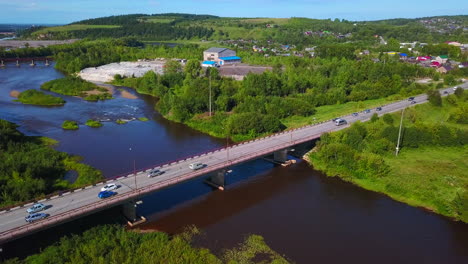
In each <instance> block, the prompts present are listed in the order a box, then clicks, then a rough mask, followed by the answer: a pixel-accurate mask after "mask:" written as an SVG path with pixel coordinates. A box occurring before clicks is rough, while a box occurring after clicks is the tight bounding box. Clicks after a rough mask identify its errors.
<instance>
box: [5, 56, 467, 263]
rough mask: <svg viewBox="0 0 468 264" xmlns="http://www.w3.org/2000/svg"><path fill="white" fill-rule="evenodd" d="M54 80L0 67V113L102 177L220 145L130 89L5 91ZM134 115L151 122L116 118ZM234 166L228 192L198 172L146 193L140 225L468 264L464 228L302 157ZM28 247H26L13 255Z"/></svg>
mask: <svg viewBox="0 0 468 264" xmlns="http://www.w3.org/2000/svg"><path fill="white" fill-rule="evenodd" d="M60 77H62V74H60V73H59V72H57V71H55V70H54V69H53V68H50V67H44V66H40V65H39V66H37V67H35V68H31V67H29V66H26V65H23V66H22V67H21V68H20V69H18V68H16V67H11V66H9V67H7V68H6V69H1V70H0V119H6V120H9V121H12V122H15V123H18V124H19V125H20V126H21V127H20V130H21V131H23V132H25V133H27V134H28V135H41V136H47V137H51V138H54V139H56V140H58V141H60V144H59V145H58V146H57V149H59V150H62V151H66V152H69V153H73V154H78V155H81V156H83V157H84V161H85V162H86V163H89V164H90V165H92V166H95V167H97V168H99V169H101V170H102V171H103V172H104V174H105V175H106V176H113V175H116V174H121V173H124V172H128V171H131V170H132V166H133V160H134V159H135V160H136V164H137V167H140V168H141V167H148V166H150V165H153V164H158V163H163V162H167V161H170V160H175V159H178V158H181V157H185V156H188V155H191V154H194V153H199V152H203V151H207V150H210V149H213V148H216V147H219V146H222V145H223V142H224V140H217V139H213V138H211V137H209V136H206V135H203V134H201V133H199V132H196V131H193V130H191V129H189V128H187V127H186V126H183V125H181V124H176V123H173V122H169V121H167V120H165V119H163V118H162V117H161V116H160V115H159V114H158V113H157V112H155V111H154V105H155V99H154V98H152V97H149V96H142V95H137V94H135V93H134V92H133V91H132V90H131V89H125V88H124V89H125V90H126V91H128V92H130V93H132V94H135V95H136V96H138V99H136V100H130V99H125V98H122V97H120V96H119V93H120V92H119V90H116V91H115V95H114V97H115V99H113V100H108V101H104V102H97V103H93V102H86V101H83V100H81V99H79V98H74V97H69V96H63V98H64V99H65V100H66V101H67V104H66V105H65V106H63V107H54V108H49V107H37V106H27V105H22V104H20V103H16V102H12V100H13V99H14V98H12V97H10V96H9V93H10V91H12V90H18V91H24V90H26V89H38V88H39V86H40V84H41V83H43V82H45V81H48V80H51V79H55V78H60ZM138 117H147V118H149V119H150V121H149V122H141V121H131V122H129V123H128V124H125V125H118V124H115V123H114V122H112V121H113V120H115V119H118V118H124V119H132V118H138ZM67 119H70V120H77V121H79V122H80V123H81V124H83V123H84V122H85V121H86V120H87V119H101V120H107V119H109V121H108V122H105V123H104V126H103V127H101V128H89V127H86V126H84V125H81V126H80V129H79V130H77V131H64V130H62V129H61V127H60V126H61V123H62V122H63V121H64V120H67ZM130 148H131V149H132V150H131V151H130V150H129V149H130ZM232 170H233V172H232V173H231V174H229V176H228V178H227V183H228V186H227V190H226V191H224V192H220V191H213V190H212V189H211V187H209V186H207V185H206V184H204V183H203V181H204V178H198V179H195V180H192V181H189V182H185V183H182V184H179V185H177V186H173V187H171V188H167V189H164V190H161V191H159V192H156V193H153V194H151V195H148V196H146V197H144V198H143V204H142V205H141V206H140V207H139V212H140V213H141V214H143V215H145V216H146V217H147V218H148V219H149V220H150V221H149V223H147V224H145V225H143V226H141V227H139V228H141V229H145V230H162V231H166V232H169V233H177V232H178V231H179V230H181V229H182V228H183V227H184V226H186V225H190V224H194V225H197V226H198V227H200V228H202V229H203V230H204V231H205V232H206V236H205V239H203V240H202V241H200V245H201V246H205V247H208V248H210V249H213V250H214V251H215V252H219V250H220V249H221V248H231V247H233V246H236V245H237V243H239V242H241V241H242V240H243V238H244V237H245V236H246V235H247V234H260V235H262V236H264V237H265V240H266V241H267V243H268V244H269V245H271V247H272V248H273V249H274V250H276V251H278V252H280V253H281V254H285V255H286V256H287V257H288V258H289V259H291V260H293V261H295V262H296V263H343V262H351V263H357V262H358V263H468V225H466V224H463V223H457V222H453V221H450V220H448V219H446V218H444V217H441V216H438V215H435V214H432V213H429V212H426V211H424V210H421V209H417V208H413V207H410V206H407V205H404V204H401V203H398V202H395V201H393V200H391V199H389V198H387V197H385V196H382V195H379V194H376V193H373V192H368V191H364V190H362V189H360V188H358V187H355V186H353V185H351V184H348V183H344V182H342V181H340V180H339V179H334V178H327V177H324V176H323V175H321V174H320V173H318V172H316V171H314V170H312V169H311V168H310V167H309V166H308V165H307V164H305V163H304V162H301V163H298V164H296V165H293V166H291V167H289V168H282V167H273V165H272V164H270V163H268V162H266V161H264V160H256V161H251V162H248V163H245V164H242V165H239V166H236V167H233V168H232ZM115 215H118V208H114V209H113V210H111V211H109V212H107V211H106V212H102V213H100V214H96V215H93V216H90V217H86V218H83V219H82V220H80V221H82V222H80V223H84V222H86V223H87V226H86V227H89V226H93V225H95V224H100V223H104V222H108V221H110V219H109V218H112V219H114V217H115ZM74 223H77V222H72V223H70V224H67V225H63V226H60V227H59V228H54V229H53V230H52V229H51V230H47V231H43V232H41V233H39V234H37V235H33V236H31V237H29V238H25V239H23V240H18V241H17V242H15V243H12V244H10V245H9V246H8V247H7V249H8V250H9V253H10V254H13V255H15V254H16V255H18V254H19V255H23V256H24V254H28V253H31V252H37V251H38V250H39V247H44V246H45V245H47V244H50V243H53V242H54V241H55V240H56V238H57V237H59V236H60V235H63V234H69V233H70V232H80V231H82V230H83V229H82V228H80V227H81V226H82V224H79V225H74ZM44 238H48V240H46V241H44V240H45V239H44ZM28 243H29V244H31V245H29V244H28ZM24 244H28V245H29V246H28V248H29V249H31V251H28V252H26V251H21V252H16V253H13V252H11V251H10V250H11V249H12V248H13V249H14V248H17V247H18V245H24ZM15 245H16V246H15Z"/></svg>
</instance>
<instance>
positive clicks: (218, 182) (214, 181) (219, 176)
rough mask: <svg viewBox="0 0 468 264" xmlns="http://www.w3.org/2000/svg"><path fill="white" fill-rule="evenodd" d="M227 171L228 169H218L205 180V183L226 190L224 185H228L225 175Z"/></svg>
mask: <svg viewBox="0 0 468 264" xmlns="http://www.w3.org/2000/svg"><path fill="white" fill-rule="evenodd" d="M227 172H228V171H227V169H222V170H219V171H216V172H214V173H213V174H212V175H211V176H210V177H209V178H208V179H207V180H206V181H205V183H206V184H208V185H210V186H211V187H213V188H217V189H218V190H221V191H224V187H225V186H226V179H225V176H226V173H227Z"/></svg>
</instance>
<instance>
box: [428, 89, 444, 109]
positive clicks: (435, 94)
mask: <svg viewBox="0 0 468 264" xmlns="http://www.w3.org/2000/svg"><path fill="white" fill-rule="evenodd" d="M427 96H428V98H429V102H430V103H431V104H432V105H433V106H442V97H441V96H440V92H439V91H438V90H429V91H427Z"/></svg>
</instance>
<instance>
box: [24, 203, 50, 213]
mask: <svg viewBox="0 0 468 264" xmlns="http://www.w3.org/2000/svg"><path fill="white" fill-rule="evenodd" d="M45 209H47V207H46V206H45V205H44V204H42V203H37V204H33V206H31V208H28V210H26V212H28V214H33V213H37V212H40V211H42V210H45Z"/></svg>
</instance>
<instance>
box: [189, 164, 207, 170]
mask: <svg viewBox="0 0 468 264" xmlns="http://www.w3.org/2000/svg"><path fill="white" fill-rule="evenodd" d="M203 167H205V164H203V163H201V162H195V163H191V164H190V165H189V168H190V169H192V170H199V169H201V168H203Z"/></svg>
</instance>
